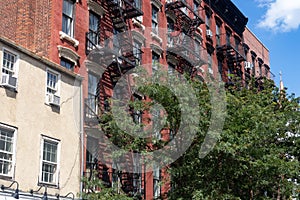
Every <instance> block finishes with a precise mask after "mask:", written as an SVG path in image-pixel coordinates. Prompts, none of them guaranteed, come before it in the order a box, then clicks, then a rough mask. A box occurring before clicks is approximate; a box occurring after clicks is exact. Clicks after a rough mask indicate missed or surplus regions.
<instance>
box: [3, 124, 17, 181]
mask: <svg viewBox="0 0 300 200" xmlns="http://www.w3.org/2000/svg"><path fill="white" fill-rule="evenodd" d="M0 129H1V130H0V131H1V132H2V131H3V130H4V131H9V132H13V138H12V139H13V140H12V142H13V147H12V148H13V149H12V152H11V154H12V160H11V170H10V171H9V173H8V174H3V173H0V176H3V177H8V178H12V179H13V178H14V174H15V165H16V142H17V128H14V127H11V126H8V125H5V124H2V123H0ZM0 152H2V153H5V151H2V150H0Z"/></svg>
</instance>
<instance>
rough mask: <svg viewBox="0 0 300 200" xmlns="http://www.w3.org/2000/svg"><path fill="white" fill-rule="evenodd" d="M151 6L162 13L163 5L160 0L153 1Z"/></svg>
mask: <svg viewBox="0 0 300 200" xmlns="http://www.w3.org/2000/svg"><path fill="white" fill-rule="evenodd" d="M151 4H152V5H153V6H155V7H156V8H158V9H159V10H160V11H161V8H162V3H161V2H160V0H151Z"/></svg>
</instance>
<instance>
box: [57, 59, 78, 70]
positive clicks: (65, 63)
mask: <svg viewBox="0 0 300 200" xmlns="http://www.w3.org/2000/svg"><path fill="white" fill-rule="evenodd" d="M60 65H61V66H63V67H65V68H66V69H68V70H71V71H73V70H74V65H75V64H74V63H73V62H72V61H70V60H68V59H65V58H61V59H60Z"/></svg>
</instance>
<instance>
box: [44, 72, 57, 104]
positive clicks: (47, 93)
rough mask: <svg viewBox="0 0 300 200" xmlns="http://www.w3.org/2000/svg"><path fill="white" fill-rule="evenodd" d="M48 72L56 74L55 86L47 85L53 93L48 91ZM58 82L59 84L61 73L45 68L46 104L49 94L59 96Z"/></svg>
mask: <svg viewBox="0 0 300 200" xmlns="http://www.w3.org/2000/svg"><path fill="white" fill-rule="evenodd" d="M48 73H51V74H53V75H56V76H57V81H56V86H57V88H51V87H49V89H50V90H53V91H55V92H54V93H52V92H48ZM60 84H61V74H60V73H59V72H57V71H55V70H53V69H50V68H47V69H46V78H45V102H46V104H49V98H48V95H49V94H54V95H56V96H58V97H60Z"/></svg>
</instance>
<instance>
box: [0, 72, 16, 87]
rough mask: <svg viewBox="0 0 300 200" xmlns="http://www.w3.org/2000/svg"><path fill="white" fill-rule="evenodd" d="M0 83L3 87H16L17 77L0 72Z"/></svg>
mask: <svg viewBox="0 0 300 200" xmlns="http://www.w3.org/2000/svg"><path fill="white" fill-rule="evenodd" d="M1 85H2V86H4V87H8V88H12V89H16V88H17V78H16V77H12V76H11V75H9V74H2V78H1Z"/></svg>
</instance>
